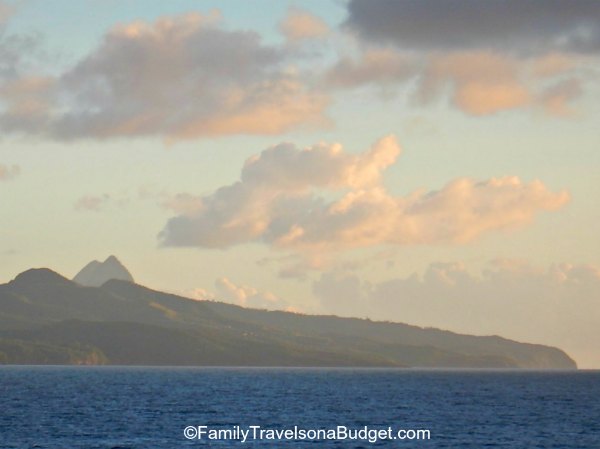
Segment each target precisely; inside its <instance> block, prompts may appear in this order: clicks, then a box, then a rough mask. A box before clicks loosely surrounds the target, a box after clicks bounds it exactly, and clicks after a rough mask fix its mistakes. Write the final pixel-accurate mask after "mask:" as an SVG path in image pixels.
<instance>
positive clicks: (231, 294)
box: [192, 277, 292, 311]
mask: <svg viewBox="0 0 600 449" xmlns="http://www.w3.org/2000/svg"><path fill="white" fill-rule="evenodd" d="M215 288H216V291H217V293H216V294H213V293H211V292H209V291H208V290H205V289H202V288H198V289H195V290H194V291H193V292H192V296H193V297H194V298H195V299H200V300H210V301H213V300H217V301H224V302H227V303H230V304H235V305H238V306H242V307H248V308H254V309H267V310H288V311H291V310H292V309H291V307H290V305H289V304H288V303H287V302H286V301H285V300H283V299H281V298H279V297H278V296H276V295H275V294H273V293H271V292H269V291H262V290H259V289H257V288H254V287H249V286H247V285H237V284H235V283H234V282H232V281H231V280H229V279H228V278H226V277H222V278H219V279H217V280H216V281H215Z"/></svg>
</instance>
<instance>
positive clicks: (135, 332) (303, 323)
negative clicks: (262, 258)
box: [0, 269, 576, 369]
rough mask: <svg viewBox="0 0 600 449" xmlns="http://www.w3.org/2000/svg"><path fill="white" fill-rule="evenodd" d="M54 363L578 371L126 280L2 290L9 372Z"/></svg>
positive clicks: (17, 285) (561, 358)
mask: <svg viewBox="0 0 600 449" xmlns="http://www.w3.org/2000/svg"><path fill="white" fill-rule="evenodd" d="M6 342H10V344H8V343H6ZM44 345H51V346H50V347H47V346H44ZM3 348H4V349H3ZM48 348H50V349H48ZM60 348H63V354H61V352H60V351H61V349H60ZM42 350H43V351H42ZM11 351H12V352H11ZM19 351H20V352H19ZM28 351H29V352H28ZM36 351H37V353H36ZM140 351H141V352H140ZM38 353H39V356H38V358H37V359H36V355H35V354H38ZM28 354H29V355H28ZM48 354H54V356H55V357H56V360H55V363H59V364H63V363H102V364H142V365H165V364H183V365H203V366H214V365H215V364H218V365H228V366H279V365H280V366H400V367H438V368H528V369H574V368H576V365H575V363H574V362H573V361H572V360H571V359H570V357H569V356H568V355H567V354H565V353H564V352H563V351H561V350H560V349H558V348H553V347H549V346H544V345H534V344H529V343H519V342H515V341H512V340H508V339H505V338H502V337H498V336H470V335H462V334H456V333H453V332H450V331H444V330H440V329H431V328H421V327H417V326H411V325H408V324H404V323H392V322H380V321H370V320H363V319H359V318H341V317H336V316H330V315H304V314H298V313H291V312H283V311H265V310H259V309H246V308H243V307H240V306H236V305H232V304H226V303H222V302H218V301H197V300H193V299H190V298H185V297H181V296H178V295H174V294H169V293H164V292H160V291H156V290H152V289H149V288H147V287H144V286H141V285H138V284H135V283H133V282H129V281H125V280H118V279H109V280H107V281H106V282H104V283H103V284H102V285H101V286H99V287H86V286H82V285H79V284H77V283H75V282H73V281H70V280H68V279H67V278H65V277H63V276H61V275H60V274H58V273H56V272H54V271H52V270H49V269H33V270H27V271H26V272H23V273H21V274H20V275H18V276H17V277H16V278H15V279H14V280H12V281H10V282H9V283H7V284H3V285H0V363H13V362H14V361H21V363H22V362H23V360H28V363H38V362H39V363H49V362H48V360H49V359H48V357H50V356H49V355H48ZM28 357H29V358H28ZM36 360H37V362H36Z"/></svg>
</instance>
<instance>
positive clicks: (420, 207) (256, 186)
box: [160, 136, 569, 253]
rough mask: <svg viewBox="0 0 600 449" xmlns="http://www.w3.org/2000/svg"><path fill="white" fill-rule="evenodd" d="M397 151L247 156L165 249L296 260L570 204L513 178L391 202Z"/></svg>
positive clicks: (170, 235) (461, 183) (491, 224)
mask: <svg viewBox="0 0 600 449" xmlns="http://www.w3.org/2000/svg"><path fill="white" fill-rule="evenodd" d="M399 154H400V147H399V145H398V143H397V142H396V139H395V138H394V137H393V136H388V137H385V138H383V139H380V140H379V141H377V142H376V143H375V144H374V145H373V146H372V147H371V148H370V149H369V150H367V151H365V152H364V153H361V154H357V155H355V154H348V153H345V152H344V151H343V148H342V146H341V145H340V144H317V145H314V146H312V147H309V148H305V149H300V148H297V147H295V146H294V145H292V144H280V145H277V146H275V147H272V148H269V149H267V150H265V151H263V152H262V153H261V154H259V155H256V156H253V157H251V158H249V159H248V160H247V161H246V163H245V164H244V167H243V169H242V173H241V180H240V181H238V182H236V183H234V184H231V185H228V186H224V187H221V188H219V189H217V190H216V191H215V192H214V193H212V194H210V195H206V196H203V197H200V198H198V199H197V201H196V203H195V204H194V205H193V207H190V206H189V205H188V211H189V212H188V213H181V214H179V215H178V216H176V217H173V218H172V219H171V220H169V222H168V223H167V225H166V227H165V228H164V230H163V231H162V232H161V234H160V239H161V242H162V244H163V245H167V246H195V247H206V248H225V247H229V246H232V245H236V244H242V243H247V242H255V241H258V242H264V243H266V244H268V245H271V246H273V247H277V248H284V249H285V248H287V249H292V250H294V251H297V252H300V253H302V252H310V253H322V252H330V251H342V250H347V249H351V248H358V247H368V246H375V245H380V244H386V243H388V244H393V245H418V244H456V243H465V242H469V241H472V240H474V239H476V238H478V237H479V236H481V235H483V234H486V233H488V232H491V231H498V230H510V229H515V228H518V227H521V226H524V225H527V224H529V223H530V222H531V221H532V220H533V219H534V217H535V216H536V215H537V214H538V213H539V212H542V211H552V210H557V209H559V208H561V207H562V206H563V205H564V204H566V203H567V202H568V200H569V195H568V193H566V192H558V193H553V192H551V191H549V190H548V189H547V188H546V187H545V186H544V184H543V183H542V182H541V181H532V182H523V181H522V180H520V179H519V178H517V177H502V178H493V179H490V180H487V181H475V180H472V179H468V178H459V179H456V180H454V181H452V182H450V183H448V184H447V185H446V186H444V187H443V188H442V189H440V190H437V191H429V192H427V191H417V192H414V193H412V194H410V195H407V196H394V195H392V194H391V193H390V192H388V191H387V190H386V189H385V188H384V186H383V185H382V182H381V181H382V175H383V172H384V171H385V169H386V168H388V167H389V166H390V165H392V164H393V163H394V162H395V161H396V158H397V157H398V155H399Z"/></svg>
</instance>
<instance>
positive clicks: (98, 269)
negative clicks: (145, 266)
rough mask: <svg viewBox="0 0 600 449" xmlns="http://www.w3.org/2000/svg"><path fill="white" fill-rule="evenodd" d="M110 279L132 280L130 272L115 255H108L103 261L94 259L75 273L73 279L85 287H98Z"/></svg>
mask: <svg viewBox="0 0 600 449" xmlns="http://www.w3.org/2000/svg"><path fill="white" fill-rule="evenodd" d="M111 279H119V280H122V281H128V282H134V281H133V277H132V276H131V273H129V270H127V268H125V266H124V265H123V264H122V263H121V262H120V261H119V259H117V258H116V257H115V256H109V257H107V258H106V260H105V261H104V262H98V261H97V260H94V261H92V262H90V263H88V264H87V265H86V266H85V267H83V269H82V270H81V271H80V272H79V273H77V275H76V276H75V277H74V278H73V281H75V282H77V283H78V284H80V285H85V286H87V287H100V286H101V285H103V284H104V283H105V282H107V281H109V280H111Z"/></svg>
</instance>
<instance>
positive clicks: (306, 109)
mask: <svg viewBox="0 0 600 449" xmlns="http://www.w3.org/2000/svg"><path fill="white" fill-rule="evenodd" d="M29 78H30V77H27V76H25V75H21V76H20V77H18V78H17V79H16V81H12V82H13V83H15V82H19V83H26V84H27V85H26V86H24V87H23V88H22V89H21V93H19V91H16V90H14V89H12V88H11V87H10V86H9V85H8V84H6V85H5V86H4V88H3V89H4V90H11V92H12V96H11V98H6V95H4V97H5V98H4V103H5V105H4V111H3V112H2V113H0V126H1V127H2V128H3V129H4V130H5V131H12V132H22V133H29V134H41V135H47V136H51V137H54V138H58V139H77V138H90V137H91V138H115V137H132V136H158V137H164V138H165V139H169V140H177V139H195V138H201V137H207V136H221V135H231V134H277V133H281V132H284V131H287V130H290V129H292V128H295V127H298V126H317V127H318V126H322V125H323V124H325V123H326V122H327V121H326V120H325V119H324V116H323V111H324V109H325V107H326V106H327V104H328V99H327V97H326V96H324V95H322V94H320V93H318V92H316V91H315V90H314V89H313V88H311V86H310V85H308V84H307V83H306V82H305V77H303V76H302V75H301V74H298V73H296V71H294V70H292V69H290V60H289V58H288V55H287V54H286V51H285V50H284V49H281V48H277V47H273V46H268V45H265V44H263V43H262V42H261V38H260V35H259V34H258V33H255V32H252V31H229V30H226V29H224V28H222V27H221V26H220V24H219V17H218V15H215V14H212V15H207V16H204V15H200V14H197V13H189V14H184V15H181V16H176V17H162V18H159V19H158V20H157V21H156V22H154V23H148V22H142V21H139V22H134V23H130V24H126V25H119V26H116V27H114V28H113V29H111V30H110V31H109V32H108V33H107V34H106V35H105V36H104V38H103V40H102V42H101V43H100V45H99V46H98V47H97V48H95V49H94V50H92V51H91V52H90V53H89V54H88V55H86V56H85V57H83V58H82V59H81V60H80V61H79V62H78V63H77V64H75V66H73V67H72V68H70V69H69V70H66V71H65V72H64V73H62V74H61V75H60V76H58V77H55V78H49V79H46V80H44V82H45V84H42V83H41V81H40V82H38V85H36V86H34V85H32V82H31V81H29ZM42 88H44V89H42ZM0 95H2V92H0ZM15 109H17V111H16V112H15Z"/></svg>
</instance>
